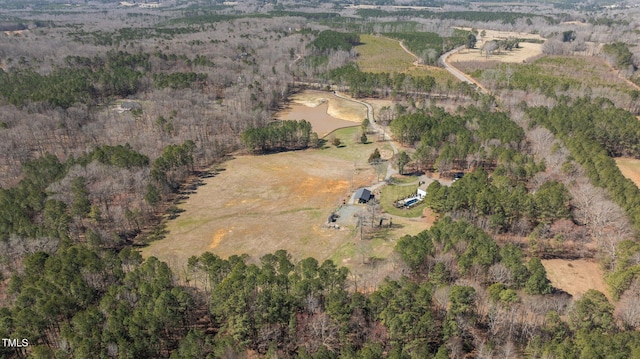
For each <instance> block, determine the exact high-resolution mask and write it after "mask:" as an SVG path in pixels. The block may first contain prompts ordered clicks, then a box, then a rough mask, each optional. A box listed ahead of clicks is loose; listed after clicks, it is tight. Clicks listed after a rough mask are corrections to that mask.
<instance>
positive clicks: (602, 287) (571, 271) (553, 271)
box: [542, 259, 609, 297]
mask: <svg viewBox="0 0 640 359" xmlns="http://www.w3.org/2000/svg"><path fill="white" fill-rule="evenodd" d="M542 265H544V268H545V269H546V271H547V277H548V278H549V280H550V281H551V284H552V285H553V286H554V287H556V288H559V289H562V290H564V291H565V292H567V293H569V294H571V295H573V296H574V297H580V296H581V295H582V294H584V293H585V292H586V291H587V290H589V289H595V290H598V291H600V292H602V293H604V294H605V295H607V297H609V293H608V292H607V286H606V284H605V282H604V279H603V274H602V270H601V269H600V265H599V264H598V263H597V262H593V261H590V260H586V259H579V260H566V259H549V260H543V261H542Z"/></svg>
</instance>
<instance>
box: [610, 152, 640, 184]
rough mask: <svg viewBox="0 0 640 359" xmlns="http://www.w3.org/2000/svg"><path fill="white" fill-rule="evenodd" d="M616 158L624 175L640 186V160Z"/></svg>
mask: <svg viewBox="0 0 640 359" xmlns="http://www.w3.org/2000/svg"><path fill="white" fill-rule="evenodd" d="M615 160H616V164H617V165H618V168H619V169H620V172H622V175H623V176H625V177H626V178H628V179H630V180H632V181H633V183H635V184H636V186H638V187H640V160H638V159H635V158H626V157H620V158H616V159H615Z"/></svg>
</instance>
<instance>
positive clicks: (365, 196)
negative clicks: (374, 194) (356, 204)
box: [356, 188, 371, 201]
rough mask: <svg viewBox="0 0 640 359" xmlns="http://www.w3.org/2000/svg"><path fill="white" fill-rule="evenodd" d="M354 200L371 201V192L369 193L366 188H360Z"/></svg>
mask: <svg viewBox="0 0 640 359" xmlns="http://www.w3.org/2000/svg"><path fill="white" fill-rule="evenodd" d="M356 199H357V200H363V201H368V200H370V199H371V191H369V190H368V189H366V188H360V189H359V190H357V191H356Z"/></svg>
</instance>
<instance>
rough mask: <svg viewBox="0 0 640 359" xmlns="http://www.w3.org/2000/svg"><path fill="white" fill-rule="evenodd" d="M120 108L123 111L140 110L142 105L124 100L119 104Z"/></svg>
mask: <svg viewBox="0 0 640 359" xmlns="http://www.w3.org/2000/svg"><path fill="white" fill-rule="evenodd" d="M120 108H121V109H123V110H124V111H132V110H142V105H141V104H139V103H137V102H133V101H124V102H123V103H121V104H120Z"/></svg>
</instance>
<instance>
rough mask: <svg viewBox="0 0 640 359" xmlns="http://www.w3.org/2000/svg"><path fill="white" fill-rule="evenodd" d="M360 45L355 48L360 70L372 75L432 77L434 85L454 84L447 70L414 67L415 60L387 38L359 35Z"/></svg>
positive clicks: (421, 66)
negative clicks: (394, 74)
mask: <svg viewBox="0 0 640 359" xmlns="http://www.w3.org/2000/svg"><path fill="white" fill-rule="evenodd" d="M360 41H361V42H362V43H363V44H362V45H358V46H356V50H357V51H358V54H359V56H358V60H357V63H358V66H360V70H362V71H365V72H373V73H381V72H388V73H394V72H398V73H406V74H408V75H411V76H432V77H433V78H435V80H436V83H437V84H440V85H446V84H447V83H448V82H452V81H453V82H456V81H457V80H456V78H455V77H453V76H452V75H451V74H449V72H447V70H445V69H441V68H438V67H434V66H425V65H416V64H415V61H416V58H415V57H413V55H411V54H409V53H407V52H406V51H404V50H403V49H402V47H401V46H400V42H399V41H398V40H395V39H390V38H388V37H382V36H374V35H360Z"/></svg>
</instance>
